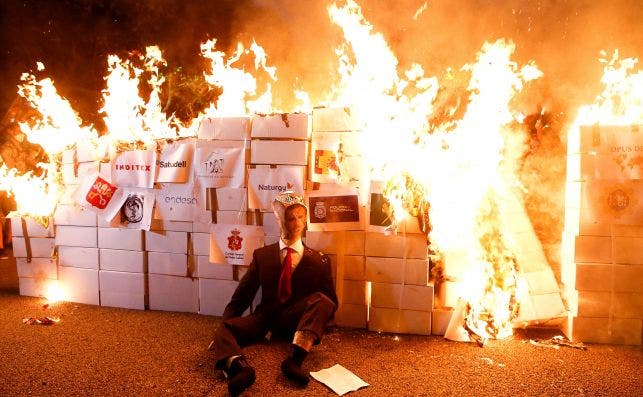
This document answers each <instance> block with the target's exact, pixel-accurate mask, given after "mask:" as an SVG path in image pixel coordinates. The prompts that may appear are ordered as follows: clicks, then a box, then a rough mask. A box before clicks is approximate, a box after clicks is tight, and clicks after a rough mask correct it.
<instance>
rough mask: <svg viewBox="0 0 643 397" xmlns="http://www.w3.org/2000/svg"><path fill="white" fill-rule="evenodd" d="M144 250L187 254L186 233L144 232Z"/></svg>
mask: <svg viewBox="0 0 643 397" xmlns="http://www.w3.org/2000/svg"><path fill="white" fill-rule="evenodd" d="M145 249H146V250H147V251H155V252H171V253H174V254H187V253H188V233H187V232H169V231H166V232H160V233H159V232H153V231H150V232H147V231H146V232H145Z"/></svg>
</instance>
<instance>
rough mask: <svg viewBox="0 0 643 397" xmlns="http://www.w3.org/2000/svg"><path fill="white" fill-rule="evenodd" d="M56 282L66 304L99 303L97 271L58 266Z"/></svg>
mask: <svg viewBox="0 0 643 397" xmlns="http://www.w3.org/2000/svg"><path fill="white" fill-rule="evenodd" d="M58 280H59V284H60V287H61V288H62V290H63V291H64V296H65V300H66V301H67V302H76V303H85V304H88V305H98V304H99V303H100V295H99V292H98V291H99V284H98V270H94V269H82V268H77V267H67V266H60V267H59V269H58Z"/></svg>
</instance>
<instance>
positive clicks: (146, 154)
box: [111, 148, 156, 189]
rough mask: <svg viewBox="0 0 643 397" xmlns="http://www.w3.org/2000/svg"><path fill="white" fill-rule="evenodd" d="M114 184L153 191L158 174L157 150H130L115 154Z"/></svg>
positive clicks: (113, 162) (113, 166)
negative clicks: (156, 173)
mask: <svg viewBox="0 0 643 397" xmlns="http://www.w3.org/2000/svg"><path fill="white" fill-rule="evenodd" d="M111 163H112V183H114V184H115V185H116V186H121V187H138V188H147V189H151V188H152V187H153V186H154V176H155V172H156V149H155V148H153V149H152V148H150V149H146V150H128V151H126V152H120V153H115V154H113V157H112V161H111Z"/></svg>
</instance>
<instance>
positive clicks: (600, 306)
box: [578, 291, 611, 318]
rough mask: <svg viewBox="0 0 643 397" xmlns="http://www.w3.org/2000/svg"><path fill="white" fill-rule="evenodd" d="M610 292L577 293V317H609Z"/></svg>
mask: <svg viewBox="0 0 643 397" xmlns="http://www.w3.org/2000/svg"><path fill="white" fill-rule="evenodd" d="M610 305H611V292H607V291H580V292H579V293H578V316H580V317H605V318H607V317H609V315H610Z"/></svg>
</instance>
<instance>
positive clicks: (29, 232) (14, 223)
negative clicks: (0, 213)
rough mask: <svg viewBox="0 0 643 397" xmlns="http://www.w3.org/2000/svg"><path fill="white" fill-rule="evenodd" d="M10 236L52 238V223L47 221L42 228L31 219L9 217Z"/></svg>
mask: <svg viewBox="0 0 643 397" xmlns="http://www.w3.org/2000/svg"><path fill="white" fill-rule="evenodd" d="M9 219H10V220H11V235H12V236H13V237H25V236H26V237H53V236H54V226H53V225H54V223H53V222H52V220H53V219H51V218H50V219H49V221H48V224H47V226H46V227H45V226H43V225H41V224H40V223H38V222H37V221H36V220H34V219H33V218H29V217H19V216H11V217H9Z"/></svg>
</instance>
